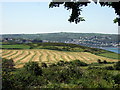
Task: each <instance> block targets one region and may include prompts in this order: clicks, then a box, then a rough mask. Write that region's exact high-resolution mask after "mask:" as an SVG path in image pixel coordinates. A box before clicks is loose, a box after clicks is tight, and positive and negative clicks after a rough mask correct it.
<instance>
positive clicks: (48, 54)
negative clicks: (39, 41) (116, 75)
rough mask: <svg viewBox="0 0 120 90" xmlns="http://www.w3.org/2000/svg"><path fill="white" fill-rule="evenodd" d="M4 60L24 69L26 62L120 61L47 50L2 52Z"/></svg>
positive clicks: (92, 55) (86, 53) (86, 54)
mask: <svg viewBox="0 0 120 90" xmlns="http://www.w3.org/2000/svg"><path fill="white" fill-rule="evenodd" d="M0 54H1V56H2V58H5V59H13V61H14V62H15V64H16V67H22V66H23V65H24V64H25V63H26V62H30V61H35V62H38V63H43V62H44V63H47V64H52V63H57V62H59V61H60V60H62V61H72V60H80V61H82V62H85V63H87V64H91V63H97V61H98V59H100V60H101V61H104V60H106V61H107V62H117V61H118V59H110V58H107V57H102V56H97V55H95V54H92V53H89V52H70V51H69V52H66V51H57V50H47V49H22V50H19V49H18V50H17V49H16V50H5V49H3V50H0Z"/></svg>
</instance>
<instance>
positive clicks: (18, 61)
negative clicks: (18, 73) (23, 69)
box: [15, 51, 31, 63]
mask: <svg viewBox="0 0 120 90" xmlns="http://www.w3.org/2000/svg"><path fill="white" fill-rule="evenodd" d="M30 54H31V53H30V51H29V52H28V54H27V55H26V56H24V57H22V58H21V59H19V60H17V61H16V62H15V63H20V61H21V60H22V59H24V58H26V57H27V56H29V55H30Z"/></svg>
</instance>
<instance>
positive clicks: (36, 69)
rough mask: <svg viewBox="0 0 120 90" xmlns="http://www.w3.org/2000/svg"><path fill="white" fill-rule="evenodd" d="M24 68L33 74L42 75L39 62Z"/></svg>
mask: <svg viewBox="0 0 120 90" xmlns="http://www.w3.org/2000/svg"><path fill="white" fill-rule="evenodd" d="M24 68H25V69H26V70H27V71H28V72H29V73H31V74H34V75H42V69H41V68H40V67H39V65H38V63H37V62H28V63H26V64H25V65H24Z"/></svg>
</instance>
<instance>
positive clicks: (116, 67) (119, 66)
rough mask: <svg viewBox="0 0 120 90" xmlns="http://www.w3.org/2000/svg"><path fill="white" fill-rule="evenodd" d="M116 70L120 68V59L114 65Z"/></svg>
mask: <svg viewBox="0 0 120 90" xmlns="http://www.w3.org/2000/svg"><path fill="white" fill-rule="evenodd" d="M114 67H115V69H116V70H120V61H118V62H117V63H116V64H115V65H114Z"/></svg>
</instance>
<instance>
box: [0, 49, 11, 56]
mask: <svg viewBox="0 0 120 90" xmlns="http://www.w3.org/2000/svg"><path fill="white" fill-rule="evenodd" d="M12 52H13V51H11V50H10V51H8V53H5V54H2V56H5V55H8V54H10V53H12Z"/></svg>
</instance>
